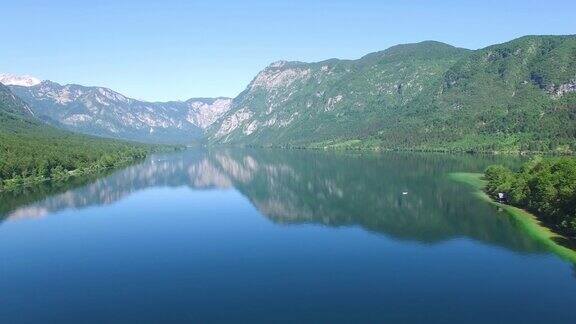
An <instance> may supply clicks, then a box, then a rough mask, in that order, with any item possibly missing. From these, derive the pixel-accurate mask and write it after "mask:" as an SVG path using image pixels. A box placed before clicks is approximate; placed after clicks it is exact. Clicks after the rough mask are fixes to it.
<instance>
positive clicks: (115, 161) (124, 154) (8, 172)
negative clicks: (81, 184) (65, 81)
mask: <svg viewBox="0 0 576 324" xmlns="http://www.w3.org/2000/svg"><path fill="white" fill-rule="evenodd" d="M152 149H155V147H154V146H150V145H144V144H137V143H130V142H124V141H119V140H111V139H103V138H97V137H91V136H84V135H79V134H74V133H71V132H67V131H63V130H59V129H56V128H54V127H51V126H48V125H46V124H44V123H43V122H42V121H40V120H38V119H36V118H35V117H34V116H33V115H32V114H31V112H30V109H28V107H27V106H26V104H25V103H24V102H22V101H21V100H19V99H18V98H17V97H15V96H14V95H13V94H12V93H11V92H10V91H9V90H8V89H7V88H6V87H4V86H0V190H12V189H16V188H20V187H23V186H30V185H33V184H36V183H39V182H44V181H47V180H54V181H63V180H67V179H68V178H70V177H73V176H80V175H82V174H86V173H95V172H97V171H101V170H106V169H111V168H114V167H117V166H120V165H126V164H128V163H132V162H134V161H136V160H139V159H142V158H144V157H145V156H146V155H147V154H148V152H150V151H151V150H152Z"/></svg>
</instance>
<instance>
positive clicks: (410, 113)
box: [209, 36, 576, 152]
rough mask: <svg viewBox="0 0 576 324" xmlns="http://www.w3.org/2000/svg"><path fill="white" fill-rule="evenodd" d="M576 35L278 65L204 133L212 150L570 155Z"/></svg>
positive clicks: (428, 45) (402, 48) (407, 48)
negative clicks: (214, 147)
mask: <svg viewBox="0 0 576 324" xmlns="http://www.w3.org/2000/svg"><path fill="white" fill-rule="evenodd" d="M575 92H576V37H575V36H526V37H522V38H519V39H516V40H513V41H510V42H508V43H504V44H499V45H494V46H489V47H487V48H484V49H480V50H476V51H468V50H464V49H458V48H454V47H452V46H449V45H446V44H442V43H438V42H422V43H417V44H407V45H398V46H394V47H391V48H389V49H388V50H385V51H383V52H378V53H373V54H370V55H367V56H365V57H363V58H361V59H359V60H356V61H342V60H329V61H325V62H319V63H310V64H308V63H299V62H278V63H275V64H272V65H271V66H269V67H268V68H266V69H265V70H263V71H262V72H260V73H259V74H258V76H257V77H256V78H255V79H254V80H253V81H252V82H251V83H250V85H249V86H248V88H247V89H246V90H245V91H244V92H243V93H242V94H240V95H239V96H238V97H237V98H236V99H234V101H233V103H232V108H231V109H230V111H229V112H228V113H227V114H226V115H224V117H223V118H222V119H221V120H220V121H219V122H218V123H216V124H214V125H213V126H212V127H211V128H210V129H209V136H210V141H211V142H212V143H229V144H249V145H250V144H252V145H265V146H266V145H271V146H305V147H310V146H312V147H329V146H343V147H350V148H359V147H370V148H384V149H396V148H401V149H422V150H462V151H467V150H473V151H521V150H532V151H549V150H554V151H562V152H566V151H574V150H575V137H576V123H575V118H576V93H575Z"/></svg>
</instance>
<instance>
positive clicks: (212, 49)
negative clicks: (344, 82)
mask: <svg viewBox="0 0 576 324" xmlns="http://www.w3.org/2000/svg"><path fill="white" fill-rule="evenodd" d="M0 7H1V11H0V24H1V26H2V27H3V28H2V41H1V42H0V44H1V45H0V72H9V73H15V74H31V75H35V76H38V77H39V78H42V79H50V80H53V81H57V82H60V83H79V84H84V85H101V86H106V87H110V88H112V89H114V90H117V91H119V92H121V93H124V94H126V95H128V96H131V97H135V98H141V99H147V100H170V99H171V100H176V99H186V98H190V97H198V96H235V95H236V94H237V93H239V92H240V91H242V90H243V89H244V87H245V86H246V85H247V84H248V82H249V81H250V80H251V79H252V78H253V77H254V76H255V75H256V73H257V72H258V71H259V70H261V69H262V68H264V67H265V66H266V65H268V64H269V63H270V62H272V61H276V60H281V59H283V60H299V61H318V60H323V59H327V58H331V57H338V58H358V57H360V56H362V55H364V54H366V53H369V52H372V51H377V50H382V49H385V48H387V47H389V46H392V45H395V44H398V43H410V42H417V41H422V40H429V39H431V40H438V41H443V42H446V43H449V44H452V45H456V46H460V47H466V48H472V49H476V48H480V47H484V46H487V45H490V44H494V43H499V42H504V41H508V40H510V39H513V38H516V37H519V36H522V35H526V34H574V33H576V1H574V0H565V1H531V0H522V1H503V0H502V1H491V0H482V1H465V0H450V1H434V0H427V1H426V0H414V1H408V0H405V1H400V0H397V1H384V0H379V1H376V0H356V1H342V0H330V1H328V0H325V1H314V0H309V1H305V0H294V1H280V0H274V1H272V0H268V1H263V0H262V1H257V0H243V1H240V0H238V1H223V0H212V1H208V0H207V1H160V0H158V1H148V0H129V1H122V0H115V1H107V0H106V1H99V0H92V1H73V0H67V1H64V0H51V1H40V0H37V1H33V0H12V1H9V0H2V4H1V6H0Z"/></svg>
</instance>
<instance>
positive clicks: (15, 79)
mask: <svg viewBox="0 0 576 324" xmlns="http://www.w3.org/2000/svg"><path fill="white" fill-rule="evenodd" d="M40 82H41V81H40V79H38V78H35V77H33V76H30V75H14V74H8V73H0V83H2V84H4V85H16V86H23V87H31V86H35V85H37V84H39V83H40Z"/></svg>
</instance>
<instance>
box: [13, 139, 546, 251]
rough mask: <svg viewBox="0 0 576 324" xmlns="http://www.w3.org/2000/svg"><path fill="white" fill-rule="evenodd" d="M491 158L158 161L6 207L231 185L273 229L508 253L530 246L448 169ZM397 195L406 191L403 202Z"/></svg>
mask: <svg viewBox="0 0 576 324" xmlns="http://www.w3.org/2000/svg"><path fill="white" fill-rule="evenodd" d="M493 159H496V157H482V158H479V157H473V156H449V155H435V154H408V153H406V154H404V153H386V154H353V153H327V152H317V151H298V150H295V151H286V150H216V151H210V152H200V151H189V152H183V153H180V154H172V155H166V156H163V155H159V156H154V157H152V158H151V159H149V160H147V161H146V162H143V163H141V164H139V165H135V166H132V167H129V168H126V169H124V170H121V171H118V172H115V173H113V174H112V175H110V176H108V177H105V178H101V179H97V180H95V181H93V182H91V183H89V184H87V185H84V186H82V187H79V188H77V189H71V190H67V191H65V192H62V193H57V194H55V195H52V196H48V197H45V198H43V199H40V200H39V201H37V202H35V203H32V204H23V205H21V207H15V208H12V209H11V210H9V211H6V212H5V214H6V215H8V216H11V217H26V216H34V213H48V212H54V211H57V210H61V209H64V208H72V207H73V208H81V207H84V206H89V205H96V204H107V203H111V202H114V201H117V200H119V199H121V198H122V197H124V196H126V195H128V194H130V193H131V192H133V191H136V190H141V189H144V188H147V187H158V186H183V185H186V186H189V187H191V188H196V189H203V188H227V187H235V188H236V189H237V190H239V191H240V192H241V193H242V194H244V195H245V196H246V197H248V198H249V199H250V201H251V202H252V203H253V204H254V205H255V206H256V208H257V209H258V210H259V211H260V212H261V213H262V214H264V215H265V216H266V217H268V218H269V219H271V220H272V221H274V222H276V223H285V224H289V223H315V224H322V225H326V226H350V225H359V226H362V227H363V228H365V229H367V230H370V231H374V232H378V233H382V234H385V235H390V236H394V237H396V238H402V239H410V240H416V241H420V242H436V241H442V240H447V239H450V238H455V237H470V238H474V239H477V240H480V241H484V242H487V243H492V244H498V245H502V246H506V247H508V248H512V249H517V250H524V251H535V250H538V247H537V246H536V245H535V243H534V242H533V241H531V240H530V239H529V238H528V237H527V235H524V234H523V233H522V232H521V231H520V230H519V229H517V228H516V227H515V226H514V224H512V223H511V222H510V221H509V219H508V218H507V217H499V216H497V215H496V213H495V211H494V210H493V208H492V207H491V206H490V205H488V204H485V203H483V202H481V201H479V200H476V199H475V198H474V197H473V196H472V195H471V194H470V193H469V192H468V191H467V188H466V187H463V186H461V185H459V184H457V183H453V182H451V181H449V180H448V179H446V177H445V174H446V173H447V172H449V171H462V170H471V171H473V170H482V169H483V168H484V167H485V166H486V165H488V164H491V163H494V162H495V161H490V160H493ZM402 191H408V192H409V194H408V195H406V196H403V195H401V192H402Z"/></svg>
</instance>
